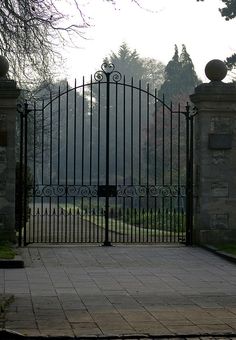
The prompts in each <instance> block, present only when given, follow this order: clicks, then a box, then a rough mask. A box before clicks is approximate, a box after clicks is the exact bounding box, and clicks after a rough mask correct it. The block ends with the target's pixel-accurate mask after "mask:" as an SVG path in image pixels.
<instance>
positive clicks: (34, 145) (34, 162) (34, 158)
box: [32, 102, 38, 242]
mask: <svg viewBox="0 0 236 340" xmlns="http://www.w3.org/2000/svg"><path fill="white" fill-rule="evenodd" d="M33 111H34V121H33V125H34V127H33V133H34V141H33V193H32V194H33V214H32V216H33V242H35V193H34V191H35V185H36V180H35V176H36V102H34V109H33ZM37 241H38V240H37Z"/></svg>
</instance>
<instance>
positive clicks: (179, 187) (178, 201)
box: [177, 104, 181, 242]
mask: <svg viewBox="0 0 236 340" xmlns="http://www.w3.org/2000/svg"><path fill="white" fill-rule="evenodd" d="M180 114H181V113H180V104H179V105H178V128H177V131H178V137H177V138H178V141H177V146H178V149H177V153H178V160H177V173H178V174H177V176H178V182H177V183H178V198H177V206H178V209H177V213H178V220H177V228H178V231H177V235H178V242H179V239H180V199H181V182H180V181H181V179H180Z"/></svg>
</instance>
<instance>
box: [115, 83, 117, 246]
mask: <svg viewBox="0 0 236 340" xmlns="http://www.w3.org/2000/svg"><path fill="white" fill-rule="evenodd" d="M115 91H116V94H115V96H116V100H115V105H116V110H115V186H116V188H117V185H118V83H116V89H115ZM117 204H118V199H117V196H116V198H115V242H117V234H118V230H117V216H118V215H117V214H118V209H117Z"/></svg>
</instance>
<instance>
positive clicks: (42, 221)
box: [41, 100, 47, 242]
mask: <svg viewBox="0 0 236 340" xmlns="http://www.w3.org/2000/svg"><path fill="white" fill-rule="evenodd" d="M41 122H42V126H41V129H42V130H41V142H42V145H41V176H42V177H41V183H42V185H44V100H43V101H42V120H41ZM43 211H44V197H41V215H42V216H41V242H44V239H43V229H44V218H43V216H44V215H43V214H44V212H43ZM46 228H47V225H46V224H45V229H46ZM45 235H46V230H45Z"/></svg>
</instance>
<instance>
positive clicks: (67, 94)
mask: <svg viewBox="0 0 236 340" xmlns="http://www.w3.org/2000/svg"><path fill="white" fill-rule="evenodd" d="M65 118H66V136H65V137H66V169H65V170H66V174H65V175H66V178H65V185H66V207H65V210H66V212H65V242H67V236H68V235H67V234H68V223H67V222H68V221H67V219H68V211H67V209H68V196H67V195H68V193H67V192H68V130H69V126H68V124H69V123H68V119H69V85H68V82H67V83H66V117H65ZM70 232H71V231H70V230H69V234H70Z"/></svg>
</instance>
